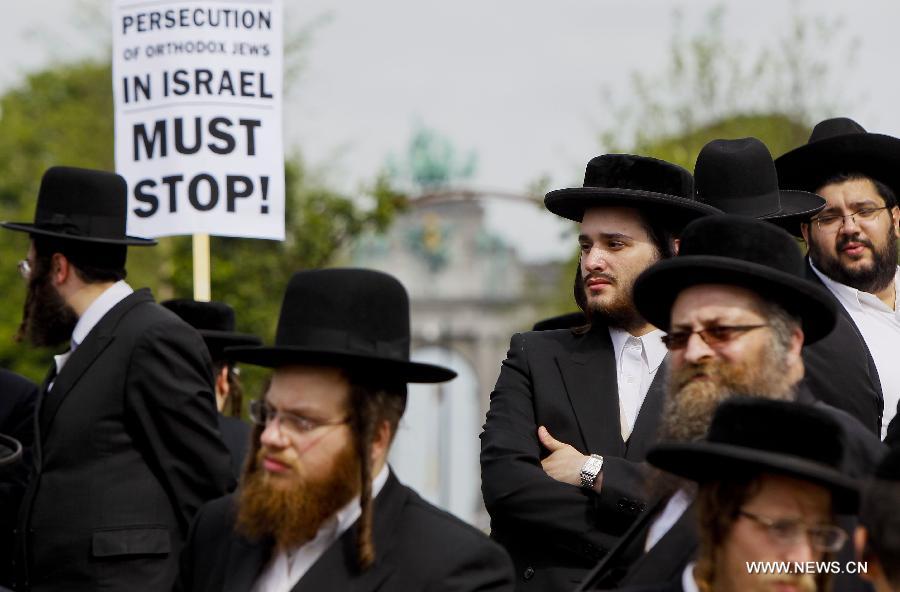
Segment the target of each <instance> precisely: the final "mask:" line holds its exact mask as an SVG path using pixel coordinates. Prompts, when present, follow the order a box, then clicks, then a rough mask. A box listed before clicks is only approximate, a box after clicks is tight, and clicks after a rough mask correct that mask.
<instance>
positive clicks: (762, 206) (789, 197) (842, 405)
mask: <svg viewBox="0 0 900 592" xmlns="http://www.w3.org/2000/svg"><path fill="white" fill-rule="evenodd" d="M694 179H695V183H694V187H695V190H696V192H697V199H698V200H700V201H703V202H705V203H708V204H710V205H713V206H716V207H717V208H719V209H721V210H722V211H723V212H725V213H726V214H734V215H739V216H747V217H750V218H756V219H757V220H765V221H766V222H771V223H773V224H775V225H776V226H779V227H781V228H783V229H785V230H787V231H788V232H790V233H791V234H792V235H794V236H795V237H798V238H799V237H801V236H802V231H801V226H802V225H803V224H806V223H808V222H809V220H810V218H811V217H812V216H814V215H815V214H817V213H818V212H819V211H821V210H822V208H824V207H825V200H824V199H823V198H822V197H820V196H818V195H815V194H813V193H809V192H807V191H798V190H790V189H779V186H778V176H777V173H776V169H775V164H774V163H773V162H772V155H771V154H770V153H769V149H768V148H766V146H765V144H763V143H762V142H760V141H759V140H758V139H756V138H742V139H738V140H713V141H711V142H709V143H708V144H706V145H705V146H704V147H703V149H702V150H700V154H699V155H698V156H697V164H696V166H695V167H694ZM785 248H790V247H788V246H787V245H786V246H785ZM849 344H855V346H850V345H849ZM802 355H803V364H804V366H805V368H806V373H805V375H804V377H803V384H804V386H805V387H806V389H807V390H808V391H809V392H811V393H815V396H816V398H818V399H819V400H821V401H824V402H826V403H828V404H829V405H832V406H834V407H837V408H838V409H843V410H844V411H846V412H847V413H850V414H851V415H853V416H854V417H856V418H857V419H859V421H860V422H861V423H862V424H863V425H864V426H866V427H868V428H869V429H871V430H872V431H873V433H879V434H880V431H881V424H880V421H881V420H880V416H881V403H880V401H881V385H880V384H879V381H878V374H877V371H876V370H875V366H874V364H873V363H872V359H871V356H870V355H869V354H868V353H867V349H866V347H865V343H864V342H862V340H861V338H860V336H859V331H858V330H857V329H856V326H855V325H854V324H853V321H852V320H851V319H850V317H849V316H848V315H839V316H838V319H837V323H836V324H835V328H834V330H833V331H832V332H831V333H829V334H828V335H826V336H824V337H823V338H822V339H819V340H817V341H816V342H815V343H809V342H807V343H805V344H804V347H803V350H802Z"/></svg>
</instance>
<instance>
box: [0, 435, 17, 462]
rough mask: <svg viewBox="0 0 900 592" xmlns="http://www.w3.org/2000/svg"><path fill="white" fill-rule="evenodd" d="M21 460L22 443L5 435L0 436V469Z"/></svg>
mask: <svg viewBox="0 0 900 592" xmlns="http://www.w3.org/2000/svg"><path fill="white" fill-rule="evenodd" d="M20 458H22V443H21V442H19V441H18V440H16V439H15V438H13V437H12V436H7V435H6V434H0V467H3V466H6V465H11V464H13V463H15V462H17V461H18V460H19V459H20Z"/></svg>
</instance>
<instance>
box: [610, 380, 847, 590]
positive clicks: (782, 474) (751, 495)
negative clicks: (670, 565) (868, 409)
mask: <svg viewBox="0 0 900 592" xmlns="http://www.w3.org/2000/svg"><path fill="white" fill-rule="evenodd" d="M843 445H844V443H843V441H842V439H841V429H840V426H839V425H838V423H837V422H836V421H835V420H834V419H833V417H832V416H831V414H829V413H826V412H825V411H824V410H822V409H817V408H814V407H810V406H808V405H800V404H797V403H792V402H785V401H774V400H767V399H765V398H759V397H755V398H749V399H735V400H731V401H727V402H724V403H722V405H721V406H719V408H718V409H717V410H716V413H715V416H714V418H713V420H712V423H711V425H710V428H709V434H708V435H707V436H706V437H705V438H704V439H703V440H701V441H697V442H665V441H663V442H661V443H660V444H658V445H657V446H654V447H653V448H652V449H651V450H650V451H649V452H648V453H647V460H648V461H649V462H650V463H651V464H652V465H654V466H656V467H658V468H660V469H662V470H664V471H666V472H668V473H670V474H674V475H679V476H680V477H682V478H684V479H687V480H689V481H691V482H696V483H697V486H696V489H697V525H698V533H699V538H700V548H699V551H698V554H697V557H696V560H695V561H693V562H691V563H690V564H688V565H687V566H686V567H685V568H684V570H683V571H682V573H681V574H679V578H678V579H677V580H675V581H673V582H669V583H665V584H659V585H656V586H647V587H640V588H638V587H634V588H622V590H633V591H634V592H637V590H642V591H645V592H651V591H660V592H662V591H666V592H696V591H699V590H716V591H719V592H746V591H760V592H762V591H771V592H775V591H776V590H798V591H807V592H814V591H815V590H827V589H828V580H829V579H830V574H831V573H832V572H833V571H838V570H840V568H841V564H840V563H833V562H832V559H833V556H832V555H831V553H834V552H836V551H837V550H838V549H840V548H841V547H842V546H843V544H844V542H846V540H847V539H848V533H847V531H845V530H844V529H842V528H841V527H840V526H838V525H837V524H836V523H835V514H852V513H854V512H855V511H856V509H857V507H858V504H859V491H858V485H857V482H856V481H855V480H854V479H852V478H850V477H848V476H847V475H846V474H844V472H843V471H842V466H841V465H842V459H843V458H844V451H843Z"/></svg>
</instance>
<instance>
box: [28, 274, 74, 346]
mask: <svg viewBox="0 0 900 592" xmlns="http://www.w3.org/2000/svg"><path fill="white" fill-rule="evenodd" d="M77 323H78V314H77V313H76V312H75V310H74V309H73V308H72V307H71V306H69V305H68V304H67V303H66V301H65V300H64V299H63V297H62V296H61V295H60V293H59V291H58V290H57V289H56V288H55V287H54V286H53V282H52V277H51V269H50V265H49V262H48V261H46V260H43V259H41V258H39V257H36V258H35V264H34V269H33V270H32V272H31V276H30V277H29V279H28V293H27V295H26V297H25V307H24V310H23V311H22V322H21V323H20V324H19V329H18V331H17V333H16V340H17V341H22V340H26V341H27V342H28V343H30V344H31V345H34V346H36V347H56V346H59V345H62V344H64V343H66V342H67V341H69V339H71V337H72V331H74V330H75V325H76V324H77Z"/></svg>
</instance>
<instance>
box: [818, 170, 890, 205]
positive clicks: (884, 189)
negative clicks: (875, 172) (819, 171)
mask: <svg viewBox="0 0 900 592" xmlns="http://www.w3.org/2000/svg"><path fill="white" fill-rule="evenodd" d="M861 180H869V181H871V182H872V185H874V186H875V192H876V193H877V194H878V195H879V196H880V197H881V199H883V200H884V205H886V206H887V207H889V208H892V207H894V206H896V205H897V196H896V195H894V191H893V190H892V189H891V188H890V187H888V186H887V185H885V184H884V183H882V182H881V181H879V180H878V179H873V178H872V177H870V176H869V175H866V174H864V173H859V172H844V173H837V174H835V175H831V176H830V177H827V178H825V179H824V180H823V181H822V182H821V183H818V185H817V187H816V188H817V189H820V188H822V187H824V186H826V185H831V184H833V183H846V182H847V181H861Z"/></svg>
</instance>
